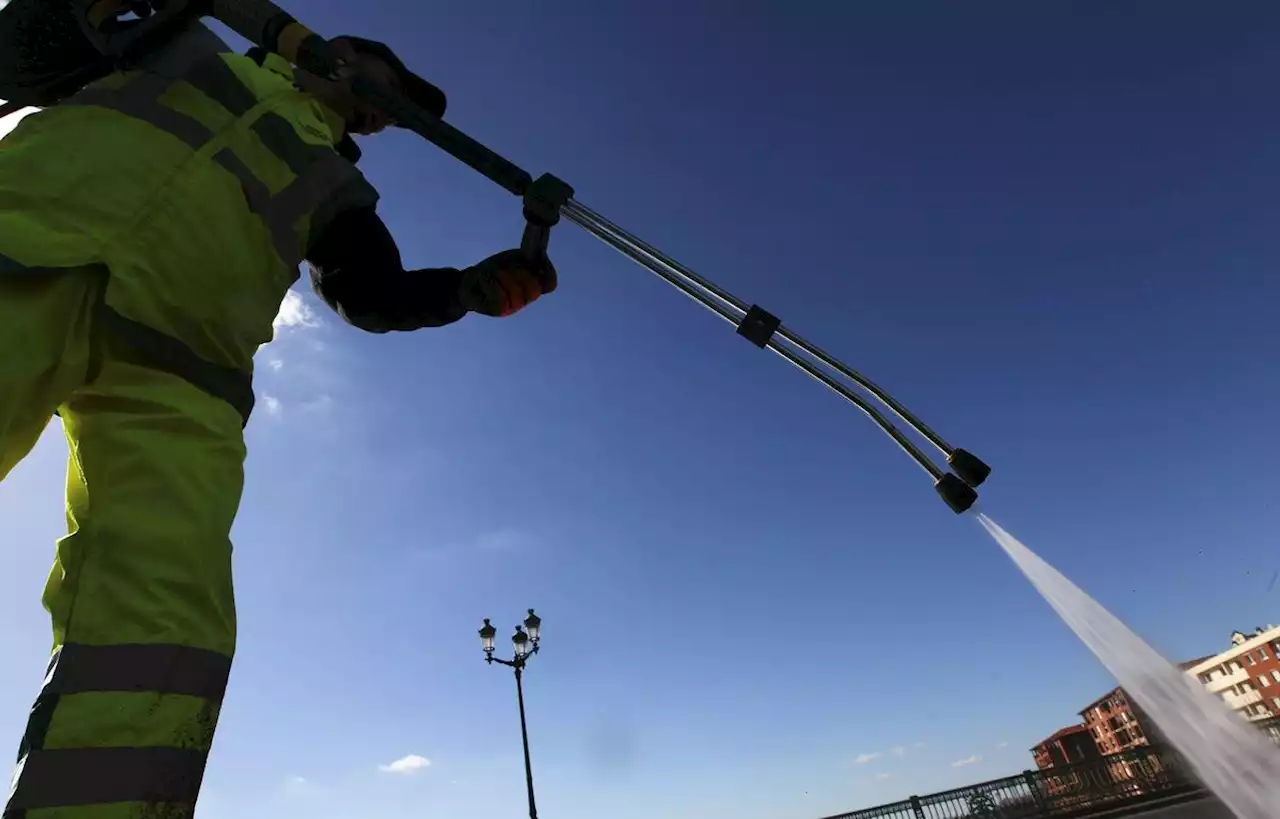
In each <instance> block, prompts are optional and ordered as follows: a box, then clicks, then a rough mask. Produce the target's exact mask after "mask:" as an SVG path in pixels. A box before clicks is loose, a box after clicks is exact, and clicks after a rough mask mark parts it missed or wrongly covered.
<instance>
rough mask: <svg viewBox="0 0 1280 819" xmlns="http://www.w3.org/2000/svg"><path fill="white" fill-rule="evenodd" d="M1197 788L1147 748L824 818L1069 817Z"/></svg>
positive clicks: (1177, 761) (1175, 759) (1176, 764)
mask: <svg viewBox="0 0 1280 819" xmlns="http://www.w3.org/2000/svg"><path fill="white" fill-rule="evenodd" d="M1199 789H1200V788H1199V785H1198V784H1196V782H1195V780H1194V779H1192V777H1191V775H1190V770H1189V768H1188V766H1187V765H1186V763H1185V762H1184V761H1183V760H1182V758H1181V757H1180V756H1179V755H1178V754H1177V752H1175V751H1173V750H1172V749H1170V748H1163V747H1156V746H1151V747H1147V748H1137V749H1134V750H1131V751H1124V752H1122V753H1118V754H1111V755H1110V756H1105V757H1102V758H1101V759H1096V760H1091V761H1089V762H1080V763H1077V764H1075V765H1066V766H1062V767H1057V768H1050V769H1048V770H1043V771H1023V772H1022V773H1021V774H1019V775H1017V776H1010V777H1006V778H1004V779H994V780H992V781H990V782H980V783H978V784H976V785H968V786H966V787H963V788H956V789H955V790H950V791H944V792H942V793H934V794H930V795H928V796H913V797H911V798H910V799H906V800H903V801H902V802H894V803H892V804H888V805H879V806H877V807H874V808H866V809H865V810H859V811H854V812H852V813H842V814H839V815H837V816H830V817H827V819H970V817H972V819H1072V817H1082V816H1087V815H1089V814H1091V813H1094V812H1097V811H1101V810H1107V809H1111V808H1116V807H1120V806H1124V805H1129V804H1134V805H1136V804H1139V803H1141V802H1144V801H1147V800H1151V799H1159V798H1162V797H1169V796H1177V795H1182V794H1192V793H1196V792H1198V791H1199Z"/></svg>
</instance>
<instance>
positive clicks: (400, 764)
mask: <svg viewBox="0 0 1280 819" xmlns="http://www.w3.org/2000/svg"><path fill="white" fill-rule="evenodd" d="M430 767H431V760H429V759H427V758H426V757H425V756H418V755H417V754H409V755H408V756H402V757H400V758H399V759H397V760H396V761H395V762H392V763H389V764H387V765H379V766H378V770H380V771H382V772H384V773H393V774H413V773H417V772H418V771H421V770H423V769H425V768H430Z"/></svg>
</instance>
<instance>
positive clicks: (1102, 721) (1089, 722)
mask: <svg viewBox="0 0 1280 819" xmlns="http://www.w3.org/2000/svg"><path fill="white" fill-rule="evenodd" d="M1178 668H1180V669H1181V670H1182V671H1183V672H1184V673H1186V674H1188V675H1190V676H1192V677H1195V678H1196V679H1197V680H1199V681H1200V682H1201V684H1203V685H1204V686H1205V688H1207V689H1208V690H1209V692H1210V693H1212V694H1216V695H1217V696H1218V697H1220V698H1221V699H1222V701H1223V702H1224V703H1225V704H1226V705H1227V706H1228V707H1230V708H1231V709H1232V710H1234V711H1236V712H1237V713H1239V714H1240V716H1242V717H1243V718H1245V719H1247V720H1249V721H1250V722H1252V723H1254V724H1255V725H1257V727H1258V728H1259V729H1260V730H1262V731H1264V732H1265V733H1267V734H1268V735H1269V736H1270V737H1271V738H1272V740H1274V741H1275V742H1277V743H1278V744H1280V626H1276V625H1268V626H1267V627H1266V628H1258V629H1256V630H1255V631H1254V633H1253V634H1247V633H1245V632H1243V631H1236V632H1233V633H1232V635H1231V647H1230V648H1228V649H1227V650H1226V651H1223V652H1220V653H1218V654H1211V655H1208V656H1205V657H1200V658H1198V659H1195V660H1189V661H1187V662H1184V663H1179V664H1178ZM1080 717H1081V719H1082V720H1083V722H1082V724H1080V725H1072V726H1069V727H1067V728H1063V729H1062V730H1061V731H1058V732H1057V733H1055V734H1054V735H1053V736H1051V737H1049V738H1048V739H1046V740H1044V742H1041V743H1040V744H1039V745H1037V746H1035V747H1034V748H1032V749H1031V753H1032V756H1034V757H1035V760H1036V767H1038V768H1040V769H1041V770H1044V769H1046V768H1051V767H1061V766H1062V765H1065V764H1071V763H1072V762H1078V761H1086V760H1088V759H1094V758H1097V756H1107V755H1109V754H1118V753H1121V752H1123V751H1132V750H1134V749H1136V748H1142V747H1146V746H1149V745H1151V744H1153V743H1154V744H1157V745H1163V744H1165V742H1164V739H1163V737H1161V735H1160V731H1159V728H1158V727H1157V726H1156V724H1155V723H1154V722H1153V721H1152V720H1151V718H1150V717H1148V716H1147V715H1146V714H1144V713H1143V711H1142V709H1141V708H1140V707H1139V706H1138V705H1137V703H1135V702H1133V700H1131V699H1130V698H1129V695H1128V694H1127V693H1126V692H1125V690H1124V689H1123V688H1113V689H1111V690H1110V691H1108V692H1107V693H1106V694H1104V695H1103V696H1101V697H1099V698H1098V699H1096V700H1094V701H1093V702H1091V703H1089V704H1088V705H1087V706H1085V708H1084V710H1082V711H1080ZM1085 740H1088V741H1090V742H1092V743H1093V745H1094V750H1095V753H1094V754H1093V756H1085V755H1084V754H1085V752H1084V751H1083V750H1082V749H1081V748H1080V745H1081V743H1082V742H1084V741H1085Z"/></svg>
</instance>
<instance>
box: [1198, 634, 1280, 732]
mask: <svg viewBox="0 0 1280 819" xmlns="http://www.w3.org/2000/svg"><path fill="white" fill-rule="evenodd" d="M1186 671H1187V673H1188V674H1191V675H1193V676H1195V677H1196V679H1198V680H1199V681H1200V682H1201V683H1202V684H1203V685H1204V686H1205V688H1207V689H1208V690H1209V691H1210V693H1213V694H1217V695H1218V696H1219V697H1221V698H1222V701H1223V702H1224V703H1226V704H1227V705H1228V706H1229V707H1230V708H1232V709H1233V710H1235V711H1236V712H1238V713H1239V714H1240V715H1241V716H1243V717H1244V718H1245V719H1248V720H1249V721H1251V722H1260V721H1263V720H1269V719H1272V718H1275V717H1280V626H1275V625H1269V626H1267V627H1266V628H1265V629H1263V628H1258V629H1257V630H1255V631H1254V633H1253V634H1246V633H1245V632H1242V631H1237V632H1234V633H1233V634H1232V635H1231V647H1230V648H1228V649H1227V650H1226V651H1224V652H1222V653H1221V654H1215V655H1213V656H1212V657H1206V658H1205V659H1204V660H1202V661H1201V662H1199V663H1197V664H1196V665H1194V666H1192V667H1190V668H1188V669H1186Z"/></svg>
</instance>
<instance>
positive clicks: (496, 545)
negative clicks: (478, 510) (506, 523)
mask: <svg viewBox="0 0 1280 819" xmlns="http://www.w3.org/2000/svg"><path fill="white" fill-rule="evenodd" d="M532 545H533V535H531V534H529V533H528V532H526V531H523V530H521V529H498V530H495V531H493V532H486V533H485V534H483V535H481V536H480V537H478V538H476V542H475V547H476V548H477V549H479V550H481V551H484V552H512V551H516V550H519V549H526V548H528V547H530V546H532Z"/></svg>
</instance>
